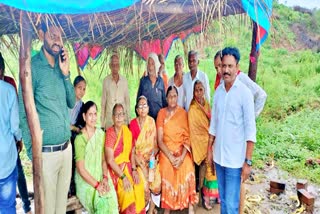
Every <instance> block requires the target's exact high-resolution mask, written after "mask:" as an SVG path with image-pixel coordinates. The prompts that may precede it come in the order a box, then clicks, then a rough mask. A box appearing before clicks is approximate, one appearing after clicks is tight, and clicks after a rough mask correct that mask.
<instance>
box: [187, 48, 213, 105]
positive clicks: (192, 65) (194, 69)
mask: <svg viewBox="0 0 320 214" xmlns="http://www.w3.org/2000/svg"><path fill="white" fill-rule="evenodd" d="M188 65H189V69H190V72H188V73H186V74H185V75H183V91H184V106H183V107H184V109H185V110H186V111H188V110H189V106H190V103H191V100H192V98H193V85H194V83H195V81H196V80H200V81H201V82H202V83H203V85H204V88H205V97H206V99H207V101H208V102H209V103H210V86H209V80H208V76H207V74H205V73H204V72H202V71H200V70H198V65H199V59H198V52H196V51H193V50H192V51H189V53H188Z"/></svg>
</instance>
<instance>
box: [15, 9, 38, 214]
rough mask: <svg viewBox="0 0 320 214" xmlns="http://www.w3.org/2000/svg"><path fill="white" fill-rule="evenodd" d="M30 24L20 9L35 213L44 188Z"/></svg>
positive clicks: (21, 69)
mask: <svg viewBox="0 0 320 214" xmlns="http://www.w3.org/2000/svg"><path fill="white" fill-rule="evenodd" d="M31 40H32V26H31V23H30V20H29V17H28V16H27V14H26V12H24V11H20V52H19V67H20V74H19V76H20V83H21V87H22V96H23V101H24V109H25V112H26V116H27V120H28V125H29V130H30V134H31V139H32V169H33V188H34V204H35V213H36V214H43V213H44V190H43V180H42V156H41V155H42V153H41V152H42V130H41V128H40V122H39V117H38V113H37V111H36V106H35V103H34V96H33V89H32V75H31Z"/></svg>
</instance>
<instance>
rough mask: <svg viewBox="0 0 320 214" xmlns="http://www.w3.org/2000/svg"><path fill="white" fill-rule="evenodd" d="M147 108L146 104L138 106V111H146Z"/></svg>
mask: <svg viewBox="0 0 320 214" xmlns="http://www.w3.org/2000/svg"><path fill="white" fill-rule="evenodd" d="M146 108H148V104H143V105H138V109H146Z"/></svg>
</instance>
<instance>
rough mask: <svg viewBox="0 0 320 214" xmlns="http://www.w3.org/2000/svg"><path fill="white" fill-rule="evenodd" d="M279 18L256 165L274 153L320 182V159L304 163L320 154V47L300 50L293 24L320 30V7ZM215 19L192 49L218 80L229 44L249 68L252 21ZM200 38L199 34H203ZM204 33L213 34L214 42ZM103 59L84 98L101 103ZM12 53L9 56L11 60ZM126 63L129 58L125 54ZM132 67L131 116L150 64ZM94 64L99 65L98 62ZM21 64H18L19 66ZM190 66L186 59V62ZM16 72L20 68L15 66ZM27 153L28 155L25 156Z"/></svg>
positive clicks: (270, 43)
mask: <svg viewBox="0 0 320 214" xmlns="http://www.w3.org/2000/svg"><path fill="white" fill-rule="evenodd" d="M274 14H275V18H274V19H273V27H272V31H271V33H270V35H269V38H268V40H267V42H266V43H265V44H264V45H263V46H262V48H261V52H260V57H259V62H258V63H259V65H258V75H257V82H258V84H259V85H261V86H262V87H263V88H264V89H265V90H266V92H267V94H268V100H267V103H266V106H265V109H264V111H263V113H262V115H261V116H260V117H259V118H258V121H257V128H258V129H257V130H258V133H257V141H258V142H257V143H256V149H255V153H254V162H255V166H257V167H259V168H262V167H264V166H265V164H266V162H267V161H270V160H271V159H273V160H274V161H275V162H276V164H277V165H278V166H280V167H281V168H282V169H284V170H287V171H288V172H290V173H291V174H292V175H293V176H297V177H301V178H307V179H310V180H311V181H313V182H316V183H318V184H320V165H312V166H305V160H306V159H307V158H316V159H317V158H318V159H319V158H320V112H319V107H320V53H315V52H312V51H311V50H298V49H297V46H298V44H297V40H296V35H295V34H294V33H293V32H292V30H291V26H292V25H293V24H294V23H300V24H303V25H304V26H306V28H307V29H308V30H309V31H310V32H311V33H315V34H318V35H319V33H320V21H319V20H320V18H319V17H320V11H319V10H318V11H313V14H311V15H310V14H307V13H304V14H303V13H300V12H297V11H293V10H292V9H289V8H287V7H285V6H283V5H277V4H275V6H274ZM220 21H221V22H220V23H223V26H224V27H223V28H221V26H220V24H219V22H214V23H213V24H212V26H211V27H210V29H209V30H208V32H207V35H205V36H203V37H196V36H191V37H190V38H189V39H188V41H187V43H186V46H187V47H188V50H190V49H196V50H199V52H200V65H199V67H200V69H201V70H203V71H204V72H206V73H207V74H208V77H209V79H210V85H211V87H212V92H213V85H214V78H215V74H216V73H215V70H214V67H213V63H212V59H213V56H214V54H215V52H216V51H217V50H218V49H219V48H222V47H225V46H230V45H232V46H237V47H238V48H239V49H240V52H241V57H242V59H241V61H240V63H241V64H240V67H241V70H242V71H244V72H246V71H247V70H248V64H249V63H248V62H249V53H250V48H251V26H250V21H249V19H248V18H247V17H246V16H244V15H241V16H233V17H227V18H222V20H220ZM199 38H200V39H199ZM204 38H210V42H211V43H210V44H209V43H206V42H203V43H202V42H201V39H202V41H205V39H204ZM177 54H180V55H184V47H183V45H182V43H181V42H180V41H176V42H175V43H174V45H173V47H172V49H171V52H170V53H169V55H168V58H167V60H166V68H167V71H168V75H169V77H171V76H172V75H173V73H174V69H173V59H174V57H175V56H176V55H177ZM4 56H5V57H6V59H7V63H8V64H9V65H11V66H12V67H11V68H9V69H10V70H11V71H17V70H18V67H17V65H16V64H17V63H15V62H14V61H15V60H16V59H17V58H14V57H12V55H11V53H7V52H4ZM103 58H104V54H102V56H101V59H100V60H97V61H95V62H93V61H90V62H89V66H88V67H87V68H86V69H85V71H84V72H83V75H84V76H85V78H86V80H87V92H86V95H85V97H84V101H87V100H89V99H90V100H93V101H94V102H96V103H97V104H98V106H100V97H101V93H102V81H103V78H104V77H105V76H106V75H107V74H108V73H110V70H109V68H108V62H107V61H105V60H103ZM8 59H9V60H8ZM122 60H123V61H124V63H128V62H129V61H130V60H128V59H122ZM133 60H134V61H133V71H134V72H133V73H129V72H124V71H123V70H122V71H121V73H122V74H123V75H125V76H126V77H127V79H128V82H129V90H130V97H131V117H134V109H133V107H134V104H135V98H136V93H137V89H138V84H139V78H140V77H141V75H142V73H143V71H144V69H145V64H144V63H143V64H141V62H140V61H137V60H136V59H135V58H133ZM93 65H94V66H93ZM14 66H16V67H14ZM71 70H72V71H73V73H72V79H73V78H74V77H75V76H76V75H77V73H76V70H77V69H76V67H75V60H74V58H73V59H72V68H71ZM185 70H187V64H185ZM13 75H14V76H15V77H17V73H16V72H13ZM24 157H25V156H24Z"/></svg>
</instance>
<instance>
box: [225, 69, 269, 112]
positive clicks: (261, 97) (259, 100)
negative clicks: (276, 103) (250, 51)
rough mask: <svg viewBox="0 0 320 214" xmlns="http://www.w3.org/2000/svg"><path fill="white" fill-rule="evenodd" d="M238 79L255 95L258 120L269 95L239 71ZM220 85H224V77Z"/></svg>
mask: <svg viewBox="0 0 320 214" xmlns="http://www.w3.org/2000/svg"><path fill="white" fill-rule="evenodd" d="M238 79H239V80H240V81H241V82H242V83H243V84H244V85H245V86H247V87H248V89H249V90H250V91H251V93H252V95H253V99H254V114H255V117H256V118H257V117H258V116H259V115H260V113H261V112H262V110H263V107H264V104H265V103H266V100H267V93H266V92H265V91H264V90H263V89H262V88H261V87H260V86H259V85H258V84H257V83H256V82H254V81H253V80H252V79H250V77H249V76H248V75H247V74H245V73H243V72H240V71H239V74H238ZM220 84H224V81H223V79H222V77H221V81H220Z"/></svg>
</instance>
